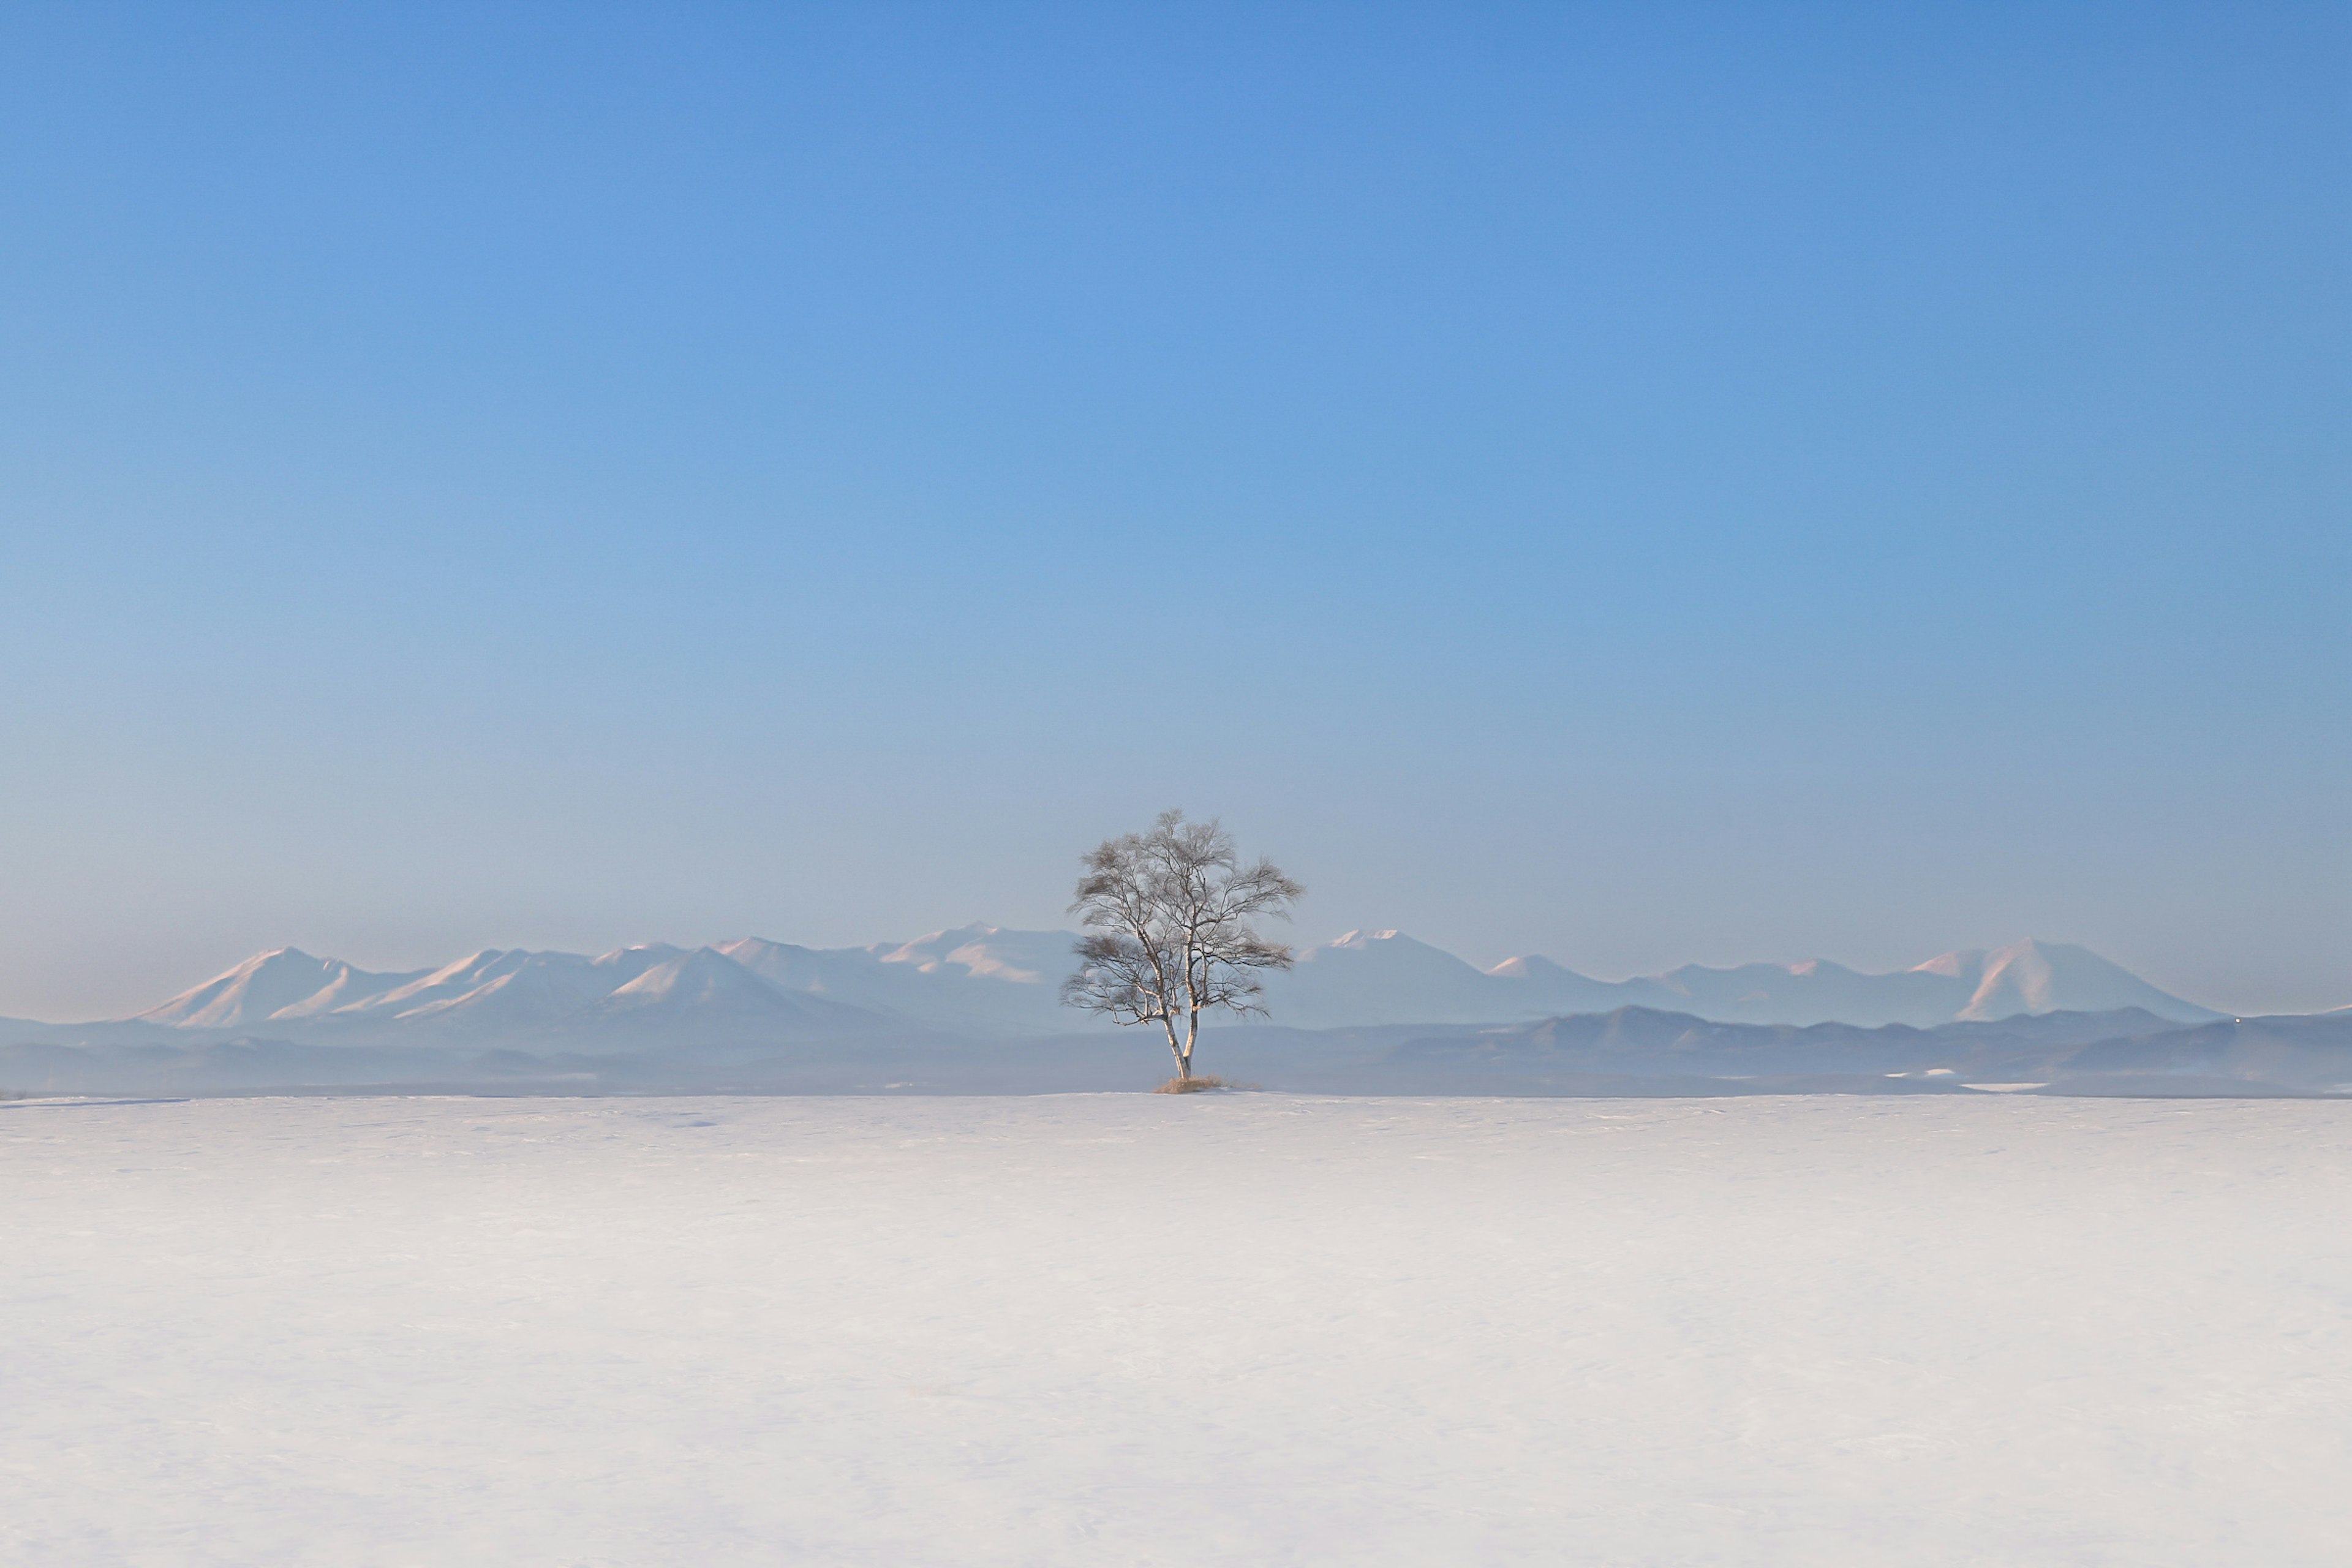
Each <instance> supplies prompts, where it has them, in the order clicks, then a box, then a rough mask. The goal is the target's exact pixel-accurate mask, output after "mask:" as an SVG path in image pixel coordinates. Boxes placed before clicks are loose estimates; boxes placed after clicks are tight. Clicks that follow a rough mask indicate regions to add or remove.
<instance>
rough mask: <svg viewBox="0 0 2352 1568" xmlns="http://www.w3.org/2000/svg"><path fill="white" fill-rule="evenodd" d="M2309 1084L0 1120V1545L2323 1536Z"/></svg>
mask: <svg viewBox="0 0 2352 1568" xmlns="http://www.w3.org/2000/svg"><path fill="white" fill-rule="evenodd" d="M2347 1167H2352V1119H2347V1114H2346V1110H2345V1108H2344V1107H2343V1106H2341V1105H2339V1104H2331V1103H2326V1102H2315V1101H2214V1100H2202V1101H2158V1102H2150V1101H2117V1100H2071V1101H2053V1100H2002V1099H1998V1098H1984V1099H1969V1100H1951V1099H1942V1098H1934V1099H1911V1100H1852V1099H1826V1098H1813V1099H1781V1100H1733V1101H1688V1100H1683V1101H1606V1100H1576V1101H1559V1100H1550V1101H1536V1100H1517V1101H1506V1100H1445V1101H1438V1102H1422V1101H1411V1100H1307V1099H1294V1098H1288V1097H1282V1096H1273V1095H1261V1096H1189V1097H1150V1096H1138V1095H1121V1096H1108V1095H1106V1096H1068V1097H1055V1098H1044V1099H1030V1100H973V1099H964V1100H858V1099H835V1100H569V1101H566V1100H494V1101H485V1100H323V1099H321V1100H209V1101H194V1102H181V1103H144V1104H124V1103H115V1104H67V1103H56V1102H20V1103H17V1104H15V1105H13V1106H9V1107H6V1108H4V1109H0V1205H5V1213H6V1214H7V1215H8V1216H9V1243H8V1252H7V1268H6V1270H5V1275H0V1344H5V1346H6V1347H7V1349H6V1359H5V1368H6V1371H5V1398H0V1494H5V1498H6V1506H5V1509H0V1561H5V1562H7V1563H12V1564H18V1565H49V1564H71V1565H73V1568H93V1565H101V1564H113V1563H136V1564H169V1565H173V1568H177V1565H181V1564H214V1563H219V1564H232V1563H233V1564H239V1565H248V1564H255V1563H299V1564H432V1565H435V1568H457V1565H464V1564H495V1565H498V1568H517V1565H523V1564H550V1565H555V1564H565V1565H571V1564H631V1565H637V1564H642V1565H646V1568H676V1565H678V1564H688V1563H691V1564H698V1565H721V1564H754V1563H756V1564H761V1565H769V1564H776V1563H826V1564H834V1563H848V1564H866V1563H872V1564H891V1565H904V1564H987V1563H1003V1564H1014V1563H1019V1564H1059V1563H1070V1564H1081V1563H1083V1564H1088V1565H1099V1564H1104V1563H1120V1564H1150V1563H1167V1564H1194V1563H1232V1564H1251V1565H1257V1564H1276V1563H1347V1564H1351V1565H1353V1564H1364V1563H1396V1564H1415V1565H1426V1564H1454V1563H1459V1564H1492V1563H1576V1564H1631V1563H1644V1564H1650V1563H1654V1564H1677V1565H1681V1564H1716V1563H1719V1564H1726V1565H1729V1564H1740V1565H1752V1564H1791V1565H1796V1564H1802V1565H1805V1568H1821V1565H1824V1564H1856V1565H1868V1568H1890V1565H1894V1568H1901V1565H1912V1564H2002V1565H2005V1568H2007V1565H2018V1564H2034V1565H2040V1564H2059V1563H2068V1564H2072V1563H2084V1564H2092V1563H2096V1564H2116V1565H2125V1564H2129V1565H2132V1568H2147V1565H2149V1564H2175V1563H2177V1564H2196V1565H2198V1568H2210V1565H2212V1564H2217V1563H2263V1564H2265V1565H2267V1568H2287V1565H2293V1564H2305V1563H2308V1564H2323V1563H2325V1564H2329V1565H2331V1568H2333V1565H2336V1564H2340V1563H2345V1562H2347V1561H2352V1500H2347V1488H2346V1485H2345V1479H2346V1478H2347V1476H2352V1423H2347V1420H2346V1419H2345V1407H2346V1400H2347V1393H2352V1333H2348V1332H2347V1314H2352V1247H2347V1245H2346V1241H2345V1238H2346V1237H2347V1234H2352V1226H2347V1221H2352V1183H2347V1175H2352V1168H2347Z"/></svg>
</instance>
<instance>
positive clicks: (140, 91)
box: [0, 4, 2352, 1016]
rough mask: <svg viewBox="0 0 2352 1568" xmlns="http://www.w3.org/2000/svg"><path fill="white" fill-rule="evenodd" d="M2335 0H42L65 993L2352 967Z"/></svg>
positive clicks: (13, 611) (10, 22)
mask: <svg viewBox="0 0 2352 1568" xmlns="http://www.w3.org/2000/svg"><path fill="white" fill-rule="evenodd" d="M2347 65H2352V23H2347V13H2346V12H2345V11H2344V10H2343V9H2342V8H2341V7H2339V6H2317V5H2315V6H2294V5H2286V6H2273V5H2207V6H2191V7H2172V6H2161V5H2155V6H2151V5H2117V6H2097V5H2068V6H2050V5H2018V6H2000V5H1951V6H1940V7H1885V6H1863V5H1853V6H1811V5H1772V6H1733V5H1719V6H1696V7H1687V8H1678V7H1675V6H1671V5H1594V6H1574V5H1555V6H1525V7H1521V6H1509V5H1496V6H1486V7H1475V8H1473V7H1462V6H1447V5H1418V6H1373V5H1328V6H1326V5H1275V6H1234V7H1221V6H1209V5H1168V6H1112V5H1093V6H1066V7H1060V6H1049V7H1024V6H1012V5H987V6H981V5H971V6H955V5H914V6H890V5H843V6H812V7H775V6H751V5H744V6H726V5H661V6H656V5H642V6H635V7H599V6H581V5H564V6H550V7H545V8H527V7H499V6H488V7H483V6H467V7H449V8H446V9H436V8H434V7H431V6H427V5H397V6H393V5H381V6H370V5H354V6H346V7H335V8H327V7H299V6H290V5H289V6H286V7H282V8H247V7H196V6H186V7H152V8H150V7H110V6H106V5H89V4H77V5H38V4H35V5H18V6H14V7H11V8H10V9H9V11H8V12H7V14H6V16H5V18H0V235H5V238H0V509H5V510H0V660H5V669H6V672H7V679H6V682H5V691H0V813H4V814H5V818H4V820H5V827H0V887H5V891H6V896H5V900H0V1014H12V1015H18V1016H26V1015H29V1016H91V1015H96V1014H102V1013H108V1012H115V1011H121V1010H126V1009H128V1008H130V1007H132V1006H136V1005H145V1004H146V1003H148V1002H150V1001H152V1000H155V999H158V998H159V997H160V996H161V995H162V994H165V993H167V992H170V991H172V990H176V989H178V988H180V987H181V986H183V985H185V984H192V983H194V981H195V980H197V979H199V978H201V977H203V976H204V975H205V974H206V973H210V972H212V971H214V970H216V969H218V968H220V967H222V966H224V965H225V964H226V963H230V962H233V961H234V960H236V958H238V957H241V956H243V955H244V954H245V953H247V952H251V951H254V950H256V949H257V948H261V947H266V946H276V945H280V944H284V943H289V942H290V943H294V944H297V945H300V946H303V947H305V948H308V949H310V950H311V951H313V952H333V953H336V954H338V955H341V956H344V957H348V958H351V959H352V960H354V961H355V962H361V963H370V964H373V965H376V966H381V967H394V966H399V967H406V966H410V965H414V964H419V963H427V962H432V961H436V960H438V959H441V958H445V957H448V956H454V955H455V954H457V953H458V952H464V951H466V950H468V949H470V948H473V947H477V946H483V945H499V946H511V945H530V946H565V947H573V948H601V947H606V946H611V945H615V944H618V943H621V942H631V941H643V940H649V939H666V940H671V941H677V942H694V941H703V940H712V939H717V938H720V937H723V936H729V935H737V934H743V933H746V932H756V933H758V934H761V935H767V936H771V937H774V938H777V939H780V940H787V941H803V942H823V943H845V942H866V941H873V940H877V939H880V938H884V937H892V938H902V937H905V936H909V935H912V934H914V933H916V932H918V931H923V930H928V929H933V928H936V927H939V926H941V925H947V924H954V923H960V922H961V921H967V920H971V919H986V920H990V921H997V922H1000V923H1008V924H1047V923H1055V922H1056V921H1059V919H1060V915H1061V908H1062V905H1063V904H1064V903H1065V902H1066V899H1067V896H1068V884H1069V881H1070V880H1071V879H1072V877H1073V875H1074V873H1075V868H1076V862H1075V857H1076V853H1077V852H1078V850H1079V849H1081V848H1082V847H1085V846H1086V845H1087V844H1088V843H1090V842H1092V841H1093V840H1095V839H1097V838H1099V837H1102V836H1104V835H1105V834H1107V833H1109V832H1113V831H1118V830H1121V829H1123V828H1126V827H1128V826H1135V825H1138V824H1139V823H1140V822H1142V821H1144V820H1146V819H1147V818H1148V817H1149V816H1150V813H1152V812H1153V811H1155V810H1157V809H1158V808H1160V806H1162V805H1171V804H1176V805H1183V806H1185V807H1187V808H1189V809H1191V810H1192V811H1193V812H1195V813H1197V814H1210V813H1216V814H1222V815H1223V816H1224V817H1225V818H1226V820H1227V821H1228V822H1229V823H1230V824H1231V825H1232V826H1234V827H1235V828H1236V829H1237V830H1238V831H1239V832H1240V833H1241V835H1242V836H1243V837H1244V842H1245V843H1246V844H1247V845H1248V846H1250V847H1258V848H1263V849H1265V850H1267V851H1269V852H1271V853H1273V854H1274V855H1275V856H1276V858H1278V859H1280V860H1282V861H1283V862H1284V864H1285V865H1286V867H1287V868H1289V869H1291V870H1292V871H1293V872H1294V874H1296V875H1297V876H1298V877H1300V878H1301V879H1303V880H1305V881H1306V882H1307V884H1308V886H1309V888H1310V889H1311V897H1310V899H1309V901H1308V903H1307V906H1306V907H1305V909H1304V910H1303V911H1302V919H1301V921H1300V925H1299V933H1300V934H1301V935H1302V936H1304V937H1307V938H1313V939H1319V938H1321V937H1324V936H1328V935H1330V934H1333V933H1335V932H1337V931H1341V930H1344V929H1347V928H1349V927H1352V926H1358V925H1370V926H1379V927H1387V926H1401V927H1402V928H1404V929H1406V930H1408V931H1412V932H1414V933H1415V934H1417V935H1421V936H1423V937H1424V938H1426V939H1428V940H1431V941H1433V942H1439V943H1440V944H1441V945H1444V946H1448V947H1451V948H1453V949H1454V950H1455V951H1458V952H1463V953H1464V954H1465V956H1467V957H1470V958H1473V959H1474V960H1476V961H1478V962H1481V963H1492V962H1494V961H1495V960H1496V959H1499V958H1502V957H1504V956H1506V955H1507V954H1509V953H1511V952H1526V951H1540V952H1549V954H1551V955H1552V956H1553V957H1555V958H1558V959H1559V960H1560V961H1562V962H1564V963H1570V965H1572V966H1574V967H1577V968H1580V969H1583V970H1586V971H1587V972H1590V973H1601V974H1622V973H1633V972H1638V971H1643V970H1651V969H1656V968H1661V967H1664V966H1667V965H1670V964H1673V963H1681V962H1685V961H1689V960H1701V961H1706V962H1711V963H1731V962H1738V961H1743V960H1748V959H1758V958H1765V959H1778V960H1795V959H1800V958H1805V957H1811V956H1826V957H1832V958H1835V959H1838V960H1841V961H1843V962H1846V963H1853V964H1856V965H1858V966H1862V967H1871V968H1883V967H1893V966H1896V965H1899V964H1907V963H1914V962H1917V961H1918V960H1920V959H1924V958H1926V957H1927V956H1928V955H1930V954H1931V953H1933V952H1937V951H1940V950H1943V949H1946V948H1950V947H1954V946H1962V945H1984V944H1989V943H1992V942H2000V941H2005V940H2009V939H2012V938H2014V937H2018V936H2023V935H2028V934H2032V935H2037V936H2042V937H2045V938H2050V939H2055V940H2072V941H2079V942H2085V943H2088V944H2090V945H2092V946H2093V947H2095V948H2097V949H2098V950H2100V951H2102V952H2105V953H2106V954H2108V955H2109V956H2111V957H2113V958H2116V960H2118V961H2119V962H2122V963H2126V964H2127V965H2129V966H2131V967H2133V968H2135V969H2137V970H2138V971H2139V972H2141V973H2144V974H2146V975H2147V977H2148V978H2150V979H2152V980H2155V981H2156V982H2158V984H2164V985H2166V986H2168V987H2169V988H2171V989H2175V990H2178V991H2180V992H2182V993H2184V994H2189V995H2190V996H2192V997H2194V998H2196V999H2198V1000H2200V1001H2207V1002H2210V1003H2211V1004H2213V1005H2220V1006H2224V1007H2233V1008H2240V1009H2245V1010H2255V1009H2263V1008H2301V1007H2317V1006H2330V1005H2340V1004H2344V1003H2347V1002H2352V892H2347V889H2352V828H2347V806H2352V739H2347V737H2352V630H2347V627H2352V586H2348V585H2347V584H2352V529H2347V506H2346V502H2347V496H2352V484H2347V478H2352V476H2347V460H2346V445H2345V433H2346V429H2347V412H2352V399H2348V398H2347V374H2346V371H2347V363H2352V361H2348V360H2347V348H2352V342H2347V338H2352V332H2347V328H2352V310H2347V305H2352V294H2347V260H2352V244H2347V237H2348V236H2347V216H2352V213H2347V191H2352V184H2347V163H2352V137H2348V136H2347V132H2352V86H2347V83H2352V70H2347Z"/></svg>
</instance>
